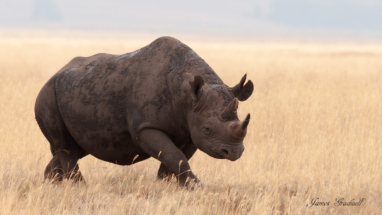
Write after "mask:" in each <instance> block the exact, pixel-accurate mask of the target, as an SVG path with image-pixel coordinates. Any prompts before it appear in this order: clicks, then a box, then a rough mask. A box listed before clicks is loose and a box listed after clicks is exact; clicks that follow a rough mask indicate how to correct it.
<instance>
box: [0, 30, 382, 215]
mask: <svg viewBox="0 0 382 215" xmlns="http://www.w3.org/2000/svg"><path fill="white" fill-rule="evenodd" d="M149 42H150V40H129V39H126V41H123V40H117V41H109V40H90V41H89V40H79V39H78V40H75V39H70V40H64V39H59V38H32V39H27V38H18V39H11V38H5V37H4V38H1V39H0V101H1V103H0V122H1V123H0V148H1V150H0V206H1V207H0V214H282V213H284V214H379V211H380V209H381V208H382V197H381V196H382V186H381V184H380V182H381V179H382V177H381V176H382V174H381V173H382V163H381V162H382V157H381V154H382V46H381V45H351V44H342V45H339V44H292V43H288V44H281V43H278V44H271V43H267V44H256V43H251V44H249V43H248V44H245V43H240V44H239V43H238V44H232V43H231V44H223V43H221V44H217V43H216V44H212V43H208V44H207V43H205V44H203V43H192V42H187V41H184V42H186V43H187V44H189V45H190V46H191V47H192V48H193V49H194V50H195V51H196V52H197V53H198V54H199V55H200V56H202V57H203V58H204V59H205V60H206V62H208V63H209V64H210V66H211V67H212V68H214V70H215V71H216V72H217V73H218V75H219V76H220V77H221V78H222V79H223V81H225V83H226V84H228V85H230V86H233V85H234V84H236V83H237V82H238V81H239V80H240V78H241V76H242V75H243V74H244V73H248V77H249V78H250V79H252V81H253V82H254V85H255V90H254V93H253V95H252V97H251V98H250V99H249V100H248V101H247V102H243V103H241V104H240V108H239V117H240V118H241V119H242V118H243V117H244V116H245V114H246V113H248V112H250V113H251V122H250V125H249V131H248V135H247V137H246V139H245V146H246V151H245V152H244V155H243V157H242V158H241V159H239V160H238V161H236V162H230V161H226V160H215V159H213V158H211V157H209V156H208V155H206V154H204V153H202V152H200V151H199V152H197V153H196V155H195V156H194V157H193V158H192V159H191V162H190V163H191V167H192V169H193V171H194V172H195V173H196V174H197V176H198V177H199V178H200V179H201V180H202V181H203V183H204V184H205V185H206V188H205V189H203V190H196V191H187V190H183V189H180V188H179V187H178V186H176V184H175V183H165V182H161V181H156V180H155V177H156V172H157V169H158V167H159V162H157V161H156V160H154V159H149V160H147V161H145V162H142V163H139V164H136V165H133V166H126V167H122V166H117V165H113V164H109V163H106V162H102V161H100V160H97V159H95V158H93V157H91V156H87V157H86V158H84V159H82V160H81V161H80V163H79V165H80V168H81V170H82V173H83V175H84V177H85V179H86V180H87V184H86V185H84V184H75V185H73V184H72V183H71V182H67V181H66V182H63V183H62V184H50V183H43V171H44V168H45V166H46V165H47V163H48V161H49V160H50V159H51V154H50V151H49V143H48V142H47V140H46V139H45V138H44V137H43V135H42V133H41V132H40V130H39V129H38V126H37V124H36V122H35V120H34V112H33V109H34V101H35V98H36V95H37V93H38V92H39V90H40V89H41V87H42V86H43V84H44V83H45V82H46V81H47V80H48V78H49V77H51V76H52V74H54V73H55V72H56V71H58V70H59V69H60V68H61V67H62V66H63V65H64V64H66V63H67V62H68V61H69V60H70V59H71V58H73V57H74V56H88V55H92V54H94V53H98V52H107V53H114V54H122V53H126V52H130V51H133V50H135V49H137V48H140V47H142V46H145V45H147V44H148V43H149ZM313 198H319V200H320V201H326V202H327V201H330V205H329V206H313V207H306V205H307V204H309V203H310V201H311V199H313ZM336 198H345V200H347V201H350V200H352V199H354V201H358V200H359V198H366V201H365V202H363V203H362V204H361V206H334V203H335V202H334V201H335V199H336Z"/></svg>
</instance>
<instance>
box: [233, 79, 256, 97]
mask: <svg viewBox="0 0 382 215" xmlns="http://www.w3.org/2000/svg"><path fill="white" fill-rule="evenodd" d="M245 79H247V74H245V75H244V76H243V77H242V78H241V80H240V82H239V84H237V85H236V86H234V87H232V88H231V91H232V93H233V94H234V95H235V96H236V97H237V98H238V99H239V100H240V101H245V100H247V99H248V98H249V97H250V96H251V95H252V92H253V83H252V81H251V80H249V81H248V82H247V83H246V84H245V85H244V82H245Z"/></svg>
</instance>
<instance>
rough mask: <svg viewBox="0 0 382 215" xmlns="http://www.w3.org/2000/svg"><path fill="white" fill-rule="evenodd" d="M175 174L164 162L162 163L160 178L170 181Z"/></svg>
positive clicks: (159, 171) (159, 172)
mask: <svg viewBox="0 0 382 215" xmlns="http://www.w3.org/2000/svg"><path fill="white" fill-rule="evenodd" d="M173 176H174V173H172V172H171V171H170V170H169V169H168V168H167V167H166V166H165V165H164V164H163V163H161V165H160V167H159V170H158V176H157V177H158V179H159V180H164V181H170V180H171V179H172V177H173Z"/></svg>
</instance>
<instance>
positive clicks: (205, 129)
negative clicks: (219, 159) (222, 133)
mask: <svg viewBox="0 0 382 215" xmlns="http://www.w3.org/2000/svg"><path fill="white" fill-rule="evenodd" d="M211 132H212V131H211V129H210V128H203V134H205V135H210V134H211Z"/></svg>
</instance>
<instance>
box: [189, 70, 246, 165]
mask: <svg viewBox="0 0 382 215" xmlns="http://www.w3.org/2000/svg"><path fill="white" fill-rule="evenodd" d="M245 79H246V75H245V76H244V77H243V78H242V79H241V81H240V83H239V84H238V85H236V86H235V87H233V88H230V87H228V86H226V85H225V84H212V85H211V84H210V85H209V84H204V80H203V78H202V77H200V76H196V77H194V80H193V81H191V82H190V86H191V88H190V89H191V90H190V95H191V97H192V99H193V107H192V111H191V112H190V113H189V115H188V126H189V129H190V133H191V138H192V141H193V143H194V144H195V146H196V147H197V148H199V149H200V150H202V151H204V152H205V153H207V154H208V155H210V156H212V157H214V158H221V159H223V158H225V159H229V160H231V161H235V160H237V159H239V158H240V157H241V155H242V153H243V151H244V145H243V140H244V137H245V135H246V133H247V126H248V123H249V119H250V115H249V114H248V115H247V117H246V118H245V119H244V120H243V121H239V119H238V117H237V113H236V110H237V108H238V103H239V102H238V100H240V101H245V100H247V99H248V98H249V96H251V94H252V91H253V84H252V82H251V81H248V82H247V84H245V85H244V82H245ZM227 104H228V105H227Z"/></svg>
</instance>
